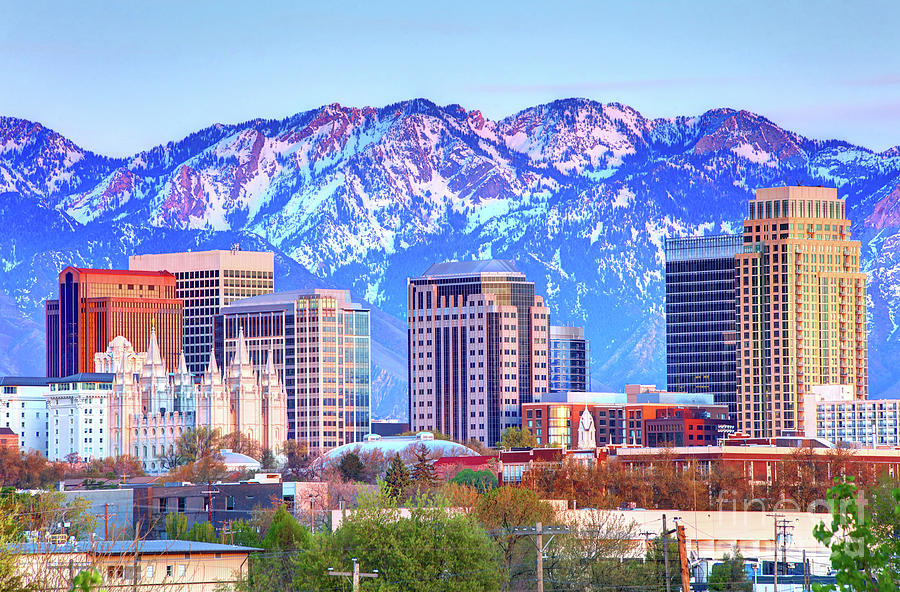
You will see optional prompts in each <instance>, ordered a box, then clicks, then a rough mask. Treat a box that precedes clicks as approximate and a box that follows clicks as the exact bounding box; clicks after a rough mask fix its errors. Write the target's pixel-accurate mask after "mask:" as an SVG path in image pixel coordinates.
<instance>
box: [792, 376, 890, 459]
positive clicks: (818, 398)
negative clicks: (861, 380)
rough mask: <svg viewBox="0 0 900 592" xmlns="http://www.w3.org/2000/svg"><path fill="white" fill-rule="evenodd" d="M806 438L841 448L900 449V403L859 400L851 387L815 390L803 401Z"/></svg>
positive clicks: (824, 387) (884, 400)
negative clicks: (895, 447) (892, 447)
mask: <svg viewBox="0 0 900 592" xmlns="http://www.w3.org/2000/svg"><path fill="white" fill-rule="evenodd" d="M803 435H804V436H806V437H807V438H823V439H825V440H828V441H830V442H834V443H835V444H839V445H842V446H851V447H859V446H861V447H865V448H877V447H888V446H900V399H858V398H857V397H856V393H855V392H854V388H853V386H852V385H848V384H847V385H819V386H813V387H811V388H810V390H809V392H807V393H806V395H804V397H803Z"/></svg>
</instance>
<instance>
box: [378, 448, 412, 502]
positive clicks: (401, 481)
mask: <svg viewBox="0 0 900 592" xmlns="http://www.w3.org/2000/svg"><path fill="white" fill-rule="evenodd" d="M384 483H385V485H387V487H388V491H389V492H390V494H391V495H392V496H394V497H397V496H399V495H402V494H403V492H404V491H405V490H406V488H407V487H409V470H408V469H407V468H406V464H404V462H403V461H402V460H400V455H399V454H395V455H394V457H393V458H392V459H391V464H390V466H388V469H387V472H386V473H385V475H384Z"/></svg>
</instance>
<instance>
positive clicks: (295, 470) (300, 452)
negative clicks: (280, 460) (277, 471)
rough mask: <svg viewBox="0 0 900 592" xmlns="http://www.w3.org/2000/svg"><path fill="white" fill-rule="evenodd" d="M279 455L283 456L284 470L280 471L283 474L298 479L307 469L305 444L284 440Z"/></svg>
mask: <svg viewBox="0 0 900 592" xmlns="http://www.w3.org/2000/svg"><path fill="white" fill-rule="evenodd" d="M281 454H282V455H284V468H283V469H282V471H283V472H284V473H285V474H288V475H292V476H294V477H300V476H301V475H303V474H304V473H305V472H306V469H307V467H309V463H310V458H309V447H308V446H307V445H306V443H305V442H298V441H297V440H285V442H284V445H283V446H282V448H281Z"/></svg>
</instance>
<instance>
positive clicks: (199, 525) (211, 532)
mask: <svg viewBox="0 0 900 592" xmlns="http://www.w3.org/2000/svg"><path fill="white" fill-rule="evenodd" d="M184 538H185V540H188V541H197V542H198V543H218V542H219V537H218V536H217V535H216V529H215V527H214V526H213V525H212V524H210V523H209V522H195V523H194V525H193V526H192V527H191V529H190V530H189V531H187V535H185V537H184Z"/></svg>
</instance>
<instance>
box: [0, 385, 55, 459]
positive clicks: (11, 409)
mask: <svg viewBox="0 0 900 592" xmlns="http://www.w3.org/2000/svg"><path fill="white" fill-rule="evenodd" d="M49 392H50V383H49V382H47V379H46V378H43V377H31V376H2V377H0V413H2V415H0V426H2V427H5V428H9V429H10V430H11V431H12V433H13V434H15V436H16V448H18V449H19V450H21V451H22V452H29V451H32V450H34V451H37V452H40V453H41V454H43V455H44V456H47V429H48V426H47V395H48V394H49Z"/></svg>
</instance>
